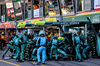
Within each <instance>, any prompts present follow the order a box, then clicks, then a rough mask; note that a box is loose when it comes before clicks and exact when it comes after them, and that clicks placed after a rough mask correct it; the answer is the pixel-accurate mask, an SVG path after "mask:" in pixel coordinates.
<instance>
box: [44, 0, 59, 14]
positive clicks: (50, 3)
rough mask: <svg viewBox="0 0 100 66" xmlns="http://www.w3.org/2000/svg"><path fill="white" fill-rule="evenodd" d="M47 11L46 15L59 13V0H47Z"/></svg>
mask: <svg viewBox="0 0 100 66" xmlns="http://www.w3.org/2000/svg"><path fill="white" fill-rule="evenodd" d="M45 11H46V12H45V15H46V16H56V15H59V7H58V0H46V2H45Z"/></svg>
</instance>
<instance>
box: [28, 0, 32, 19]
mask: <svg viewBox="0 0 100 66" xmlns="http://www.w3.org/2000/svg"><path fill="white" fill-rule="evenodd" d="M31 4H32V3H31V0H28V19H31V18H32V11H31Z"/></svg>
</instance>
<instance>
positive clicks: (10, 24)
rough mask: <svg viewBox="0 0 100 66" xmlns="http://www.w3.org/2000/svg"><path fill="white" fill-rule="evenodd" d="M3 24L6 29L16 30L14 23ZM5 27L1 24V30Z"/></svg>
mask: <svg viewBox="0 0 100 66" xmlns="http://www.w3.org/2000/svg"><path fill="white" fill-rule="evenodd" d="M3 24H4V26H5V28H16V26H15V25H14V23H9V22H6V23H3ZM4 26H3V25H2V23H0V28H4Z"/></svg>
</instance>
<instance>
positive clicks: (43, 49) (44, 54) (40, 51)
mask: <svg viewBox="0 0 100 66" xmlns="http://www.w3.org/2000/svg"><path fill="white" fill-rule="evenodd" d="M41 53H42V63H45V57H46V47H39V49H38V51H37V57H38V62H41V59H40V55H41Z"/></svg>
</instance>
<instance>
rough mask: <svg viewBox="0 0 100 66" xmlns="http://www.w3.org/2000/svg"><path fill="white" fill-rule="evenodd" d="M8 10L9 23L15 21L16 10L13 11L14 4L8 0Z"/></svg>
mask: <svg viewBox="0 0 100 66" xmlns="http://www.w3.org/2000/svg"><path fill="white" fill-rule="evenodd" d="M6 8H7V16H8V18H7V21H14V17H15V16H14V9H13V4H12V0H7V1H6Z"/></svg>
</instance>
